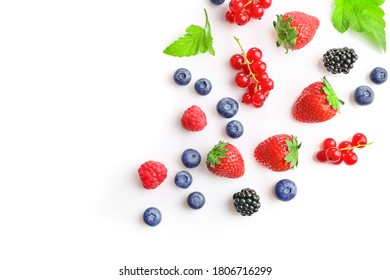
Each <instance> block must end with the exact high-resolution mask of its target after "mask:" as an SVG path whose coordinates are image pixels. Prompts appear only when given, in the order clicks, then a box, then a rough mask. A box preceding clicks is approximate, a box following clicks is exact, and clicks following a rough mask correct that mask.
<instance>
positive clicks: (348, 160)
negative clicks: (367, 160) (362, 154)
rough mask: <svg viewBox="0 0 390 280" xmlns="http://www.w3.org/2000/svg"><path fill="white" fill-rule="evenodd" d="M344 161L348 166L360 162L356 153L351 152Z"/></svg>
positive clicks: (345, 156)
mask: <svg viewBox="0 0 390 280" xmlns="http://www.w3.org/2000/svg"><path fill="white" fill-rule="evenodd" d="M343 161H344V163H345V164H347V165H354V164H355V163H356V162H357V161H358V156H357V154H356V153H354V152H349V153H347V154H345V155H344V157H343Z"/></svg>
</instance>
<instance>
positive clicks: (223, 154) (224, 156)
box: [206, 141, 245, 178]
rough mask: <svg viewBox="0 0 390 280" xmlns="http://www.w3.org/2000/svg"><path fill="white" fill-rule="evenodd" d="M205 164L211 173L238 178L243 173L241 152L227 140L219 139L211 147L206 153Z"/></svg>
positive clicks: (243, 166)
mask: <svg viewBox="0 0 390 280" xmlns="http://www.w3.org/2000/svg"><path fill="white" fill-rule="evenodd" d="M206 165H207V169H208V170H210V171H211V173H213V174H215V175H217V176H221V177H226V178H239V177H241V176H243V175H244V173H245V164H244V159H243V158H242V156H241V153H240V152H239V150H238V149H237V148H236V147H235V146H233V145H232V144H230V143H228V142H223V141H220V142H219V143H218V144H217V145H215V146H214V147H213V148H212V149H211V151H210V152H209V153H208V155H207V160H206Z"/></svg>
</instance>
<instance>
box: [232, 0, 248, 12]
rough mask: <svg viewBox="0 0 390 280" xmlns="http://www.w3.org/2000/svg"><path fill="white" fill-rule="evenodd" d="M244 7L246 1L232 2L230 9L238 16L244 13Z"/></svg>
mask: <svg viewBox="0 0 390 280" xmlns="http://www.w3.org/2000/svg"><path fill="white" fill-rule="evenodd" d="M244 6H245V1H244V0H231V1H230V3H229V9H230V10H231V11H232V12H233V13H236V14H238V13H240V12H242V10H243V9H244Z"/></svg>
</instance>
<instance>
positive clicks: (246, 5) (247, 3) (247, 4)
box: [242, 0, 255, 10]
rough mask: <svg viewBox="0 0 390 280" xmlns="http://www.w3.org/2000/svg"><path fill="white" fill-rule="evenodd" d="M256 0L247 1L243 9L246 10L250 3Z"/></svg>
mask: <svg viewBox="0 0 390 280" xmlns="http://www.w3.org/2000/svg"><path fill="white" fill-rule="evenodd" d="M254 1H255V0H249V1H248V2H246V4H245V5H244V7H243V9H242V10H245V8H246V7H248V6H249V5H250V4H252V3H253V2H254Z"/></svg>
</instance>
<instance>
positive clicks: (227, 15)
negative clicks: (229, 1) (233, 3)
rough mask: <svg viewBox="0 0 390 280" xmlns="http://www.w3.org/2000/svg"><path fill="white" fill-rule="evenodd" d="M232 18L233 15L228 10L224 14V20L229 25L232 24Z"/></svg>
mask: <svg viewBox="0 0 390 280" xmlns="http://www.w3.org/2000/svg"><path fill="white" fill-rule="evenodd" d="M234 17H235V13H234V12H232V11H230V10H229V11H227V12H226V13H225V20H226V21H227V22H229V23H234Z"/></svg>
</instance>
